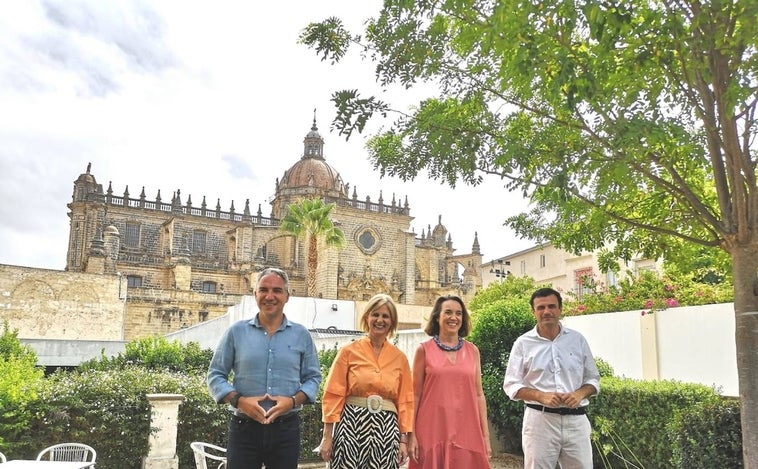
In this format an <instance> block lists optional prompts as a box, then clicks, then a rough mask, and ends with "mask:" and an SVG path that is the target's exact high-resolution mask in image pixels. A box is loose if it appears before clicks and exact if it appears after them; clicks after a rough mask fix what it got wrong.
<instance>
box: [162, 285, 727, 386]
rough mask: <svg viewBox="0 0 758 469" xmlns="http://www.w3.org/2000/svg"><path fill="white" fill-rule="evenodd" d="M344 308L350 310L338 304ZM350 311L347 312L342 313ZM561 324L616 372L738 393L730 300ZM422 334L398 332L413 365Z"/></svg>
mask: <svg viewBox="0 0 758 469" xmlns="http://www.w3.org/2000/svg"><path fill="white" fill-rule="evenodd" d="M323 301H325V302H326V300H323ZM243 303H244V302H243ZM330 304H331V303H330ZM254 308H255V304H254V300H253V299H252V298H251V299H249V301H247V302H246V303H244V304H240V305H237V306H235V307H232V308H230V311H229V313H228V314H227V315H225V316H223V317H221V318H218V319H217V320H214V321H208V323H203V324H199V325H197V326H195V327H193V328H189V329H186V330H184V331H179V332H177V333H174V334H171V335H170V336H171V337H170V338H172V339H179V340H181V341H187V340H194V341H198V342H200V343H201V345H202V346H203V347H210V348H215V344H216V341H217V340H218V338H219V337H220V335H221V333H223V331H224V330H225V329H226V328H227V327H228V326H229V324H231V322H233V321H234V320H237V319H242V318H243V317H251V316H252V314H253V311H254ZM343 309H349V308H342V305H341V304H340V310H343ZM341 312H342V311H341ZM342 314H343V315H345V313H342ZM353 314H354V313H353V312H352V311H350V314H347V315H345V316H343V317H347V318H350V317H352V315H353ZM347 320H348V321H350V320H351V319H347ZM563 323H564V324H565V325H566V326H567V327H570V328H572V329H576V330H578V331H580V332H581V333H582V334H584V336H585V337H586V338H587V341H588V342H589V344H590V348H591V349H592V353H593V354H594V355H595V356H596V357H600V358H602V359H603V360H605V361H606V362H608V363H609V364H610V365H611V366H612V367H613V369H614V372H615V374H616V375H617V376H625V377H628V378H634V379H666V380H676V381H683V382H691V383H701V384H704V385H706V386H714V387H716V388H717V389H718V390H720V391H721V393H722V394H724V395H726V396H738V395H739V386H738V379H737V352H736V346H735V328H734V327H735V326H734V304H733V303H724V304H717V305H705V306H688V307H680V308H670V309H666V310H663V311H657V312H655V313H652V314H645V315H644V316H643V315H642V314H641V311H640V310H638V311H624V312H618V313H606V314H590V315H586V316H570V317H566V318H563ZM319 335H321V334H319ZM426 338H427V335H426V334H424V332H423V331H421V330H418V329H414V330H405V331H400V332H399V334H398V340H397V344H398V347H399V348H400V349H401V350H403V352H405V354H406V355H407V356H408V360H409V362H411V363H412V362H413V354H414V353H415V351H416V347H418V344H419V343H420V342H421V341H423V340H425V339H426ZM354 339H355V336H350V335H344V336H338V335H322V336H320V337H317V338H316V339H315V340H316V346H317V348H318V349H319V350H321V349H322V348H327V349H328V348H332V347H334V346H335V345H337V346H338V347H339V346H341V345H343V344H345V343H347V342H349V341H351V340H354ZM503 367H505V364H503Z"/></svg>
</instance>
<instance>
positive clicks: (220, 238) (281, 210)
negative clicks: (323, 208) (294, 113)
mask: <svg viewBox="0 0 758 469" xmlns="http://www.w3.org/2000/svg"><path fill="white" fill-rule="evenodd" d="M359 197H360V196H359V194H358V193H357V192H356V189H355V187H352V188H351V186H350V183H349V182H345V181H343V179H342V177H341V176H340V174H339V172H338V171H337V170H336V169H335V168H333V167H332V166H330V165H329V163H327V161H326V159H325V155H324V139H323V138H322V136H321V134H320V133H319V131H318V128H317V126H316V121H315V118H314V121H313V125H312V127H311V129H310V131H309V132H308V133H307V135H306V136H305V139H304V140H303V155H302V157H301V158H300V160H299V161H297V162H295V163H294V164H293V165H292V166H291V167H290V168H288V169H286V170H284V172H283V174H282V176H281V178H278V179H277V180H276V183H275V193H274V196H273V197H272V199H271V207H270V213H269V214H267V215H266V216H264V213H263V208H262V207H261V206H258V207H250V204H249V199H248V202H246V203H245V206H244V208H243V209H242V210H241V211H238V210H236V209H235V207H234V204H233V203H232V206H231V207H229V208H228V209H222V207H221V206H220V204H219V203H218V202H217V203H216V204H215V205H214V204H213V203H212V202H211V203H210V204H209V203H208V202H207V201H206V200H205V198H203V200H202V202H200V204H193V202H192V197H191V195H188V196H187V197H186V198H185V197H184V196H183V194H181V191H180V190H177V191H175V192H174V193H173V194H172V195H171V197H170V199H167V200H163V199H162V197H161V193H160V191H158V194H157V196H156V197H155V198H154V199H148V198H147V196H146V194H145V190H144V188H143V189H142V191H141V193H140V194H139V195H138V196H136V197H134V196H133V195H131V194H130V193H129V190H128V186H127V189H126V190H124V192H123V193H122V194H116V193H114V190H113V187H112V184H110V183H109V184H108V187H107V189H105V190H103V186H102V184H99V183H98V182H97V180H96V178H95V174H94V172H93V170H92V168H91V167H90V166H88V167H87V170H86V172H85V173H83V174H81V175H80V176H79V177H78V179H77V180H76V181H75V182H74V191H73V198H72V201H71V203H70V204H69V205H68V207H69V209H70V212H69V217H70V233H69V242H68V254H67V258H66V270H67V271H69V272H84V273H96V274H111V275H118V276H119V278H120V279H121V280H120V282H119V285H121V284H122V283H123V289H124V291H123V297H124V299H125V301H126V313H125V315H126V318H125V327H126V328H127V329H128V330H129V333H127V334H126V335H127V336H131V337H135V336H144V335H150V334H152V333H166V332H171V331H172V330H176V329H179V328H181V327H186V326H188V325H193V324H196V323H198V322H202V321H204V320H206V319H210V318H212V317H217V316H219V315H221V314H224V313H225V312H226V309H227V308H228V307H229V306H231V305H233V304H236V302H237V301H239V299H240V297H241V296H244V295H251V294H252V291H253V289H254V288H255V277H256V274H257V272H259V271H260V270H261V269H263V268H264V267H268V266H274V267H279V268H282V269H284V270H285V271H286V272H287V273H288V274H289V276H290V280H291V288H292V295H293V296H305V292H306V274H307V268H308V266H307V262H306V259H307V254H308V253H307V249H308V247H307V246H308V245H307V243H305V242H304V240H300V239H297V238H295V237H293V236H292V235H289V234H285V233H283V232H282V231H280V230H279V220H281V219H282V217H284V215H285V214H286V207H287V205H288V204H291V203H295V202H297V201H299V200H302V199H304V198H320V199H322V200H324V201H325V202H326V203H333V204H334V205H335V208H334V209H333V210H332V220H333V222H334V224H335V226H337V227H338V228H339V229H341V230H342V231H343V233H344V234H345V239H346V241H347V243H346V245H345V246H344V247H342V248H339V249H338V248H335V247H328V246H326V245H319V247H318V249H319V253H318V256H319V263H318V267H317V272H316V279H317V288H316V294H315V295H313V296H317V297H320V298H330V299H339V300H353V301H365V300H367V299H368V298H370V297H371V296H372V295H374V294H376V293H386V294H389V295H391V296H392V297H393V298H395V300H396V301H397V302H398V303H399V304H407V305H423V306H431V305H432V304H433V303H434V301H435V299H436V298H437V297H438V296H439V295H443V294H456V295H459V296H461V297H463V298H464V300H469V299H470V298H471V297H472V296H473V294H474V293H475V292H476V290H477V288H479V287H481V285H482V279H481V274H480V269H479V267H480V266H481V264H482V256H481V253H480V250H479V242H478V239H477V237H476V235H475V236H474V240H473V244H472V247H471V252H470V253H468V254H458V255H456V254H455V253H454V251H455V250H454V249H453V241H452V236H451V235H450V233H448V231H447V229H446V228H445V226H444V225H443V224H442V216H441V215H438V223H437V225H436V226H434V227H432V226H431V225H430V226H429V227H428V228H427V230H425V231H424V230H422V233H421V234H420V235H418V234H416V233H414V232H412V231H411V230H410V226H411V221H412V220H413V217H412V216H411V210H410V205H409V201H408V199H407V197H406V199H405V200H395V197H394V196H393V197H392V200H385V199H384V197H383V195H382V192H381V189H380V190H379V193H378V197H377V198H376V199H372V198H371V197H370V196H368V195H366V196H362V197H360V198H359ZM151 324H152V325H151Z"/></svg>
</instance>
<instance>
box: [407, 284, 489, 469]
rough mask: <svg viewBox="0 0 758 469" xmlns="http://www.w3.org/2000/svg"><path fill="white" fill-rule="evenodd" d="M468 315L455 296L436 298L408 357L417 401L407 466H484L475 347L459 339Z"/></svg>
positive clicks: (483, 407)
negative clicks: (421, 339)
mask: <svg viewBox="0 0 758 469" xmlns="http://www.w3.org/2000/svg"><path fill="white" fill-rule="evenodd" d="M470 331H471V318H470V316H469V313H468V311H467V310H466V306H465V305H464V304H463V300H461V299H460V298H459V297H457V296H452V295H449V296H442V297H440V298H438V299H437V301H436V303H435V304H434V309H432V314H431V316H430V318H429V321H428V322H427V324H426V327H425V328H424V332H426V333H427V334H428V335H430V336H432V337H431V338H430V339H428V340H425V341H424V342H422V343H421V344H420V345H419V347H418V349H416V355H415V357H414V359H413V393H414V397H415V402H416V419H415V423H414V430H413V432H412V433H411V434H410V436H409V442H408V454H409V456H410V462H409V465H408V469H463V468H466V469H489V468H490V464H489V458H490V456H491V453H492V449H491V448H490V439H489V427H488V425H487V403H486V401H485V399H484V391H483V390H482V368H481V364H480V362H479V349H478V348H476V346H475V345H474V344H472V343H471V342H468V341H466V340H463V338H464V337H466V336H467V335H468V333H469V332H470Z"/></svg>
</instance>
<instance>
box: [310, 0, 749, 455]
mask: <svg viewBox="0 0 758 469" xmlns="http://www.w3.org/2000/svg"><path fill="white" fill-rule="evenodd" d="M757 18H758V3H756V2H755V1H753V0H732V1H730V2H705V3H703V2H694V1H691V0H684V1H673V0H653V1H641V0H629V1H627V2H621V3H619V2H592V1H570V0H555V1H553V2H533V1H526V0H499V1H497V2H495V1H491V0H490V1H487V0H478V1H473V0H471V1H462V2H451V1H444V0H419V1H406V0H386V1H385V2H384V3H383V8H382V10H381V12H380V13H379V16H378V17H377V18H375V19H373V20H370V21H369V22H367V23H366V30H365V35H364V36H363V37H360V36H353V35H352V34H351V33H350V32H348V31H347V30H346V29H345V28H344V27H343V26H342V23H341V22H340V21H339V20H338V19H336V18H330V19H328V20H326V21H324V22H322V23H320V24H311V25H309V26H308V27H307V28H306V29H305V30H304V31H303V33H302V35H301V38H300V39H301V41H302V42H303V43H305V44H308V45H310V46H311V47H312V48H314V49H315V50H316V51H317V53H319V54H320V55H321V56H322V57H323V58H324V59H328V60H332V61H339V60H340V59H341V58H342V57H343V56H344V54H345V53H346V51H347V48H348V46H349V45H350V44H351V43H356V42H357V43H359V44H360V45H361V46H362V47H364V50H363V52H364V56H365V57H369V58H370V59H371V60H372V61H374V62H375V64H376V76H377V80H378V82H379V83H380V84H381V85H383V86H387V85H390V84H393V83H397V84H400V85H402V86H405V87H412V86H413V85H414V84H416V83H417V82H422V81H434V82H435V83H437V84H438V86H439V96H436V97H430V98H428V99H425V100H423V101H422V102H420V103H419V104H418V105H417V107H415V108H414V109H413V111H412V112H410V113H399V114H397V116H398V117H397V118H396V119H395V120H394V121H393V122H392V123H391V124H390V125H389V126H387V127H384V129H383V131H381V133H379V134H377V135H375V136H374V137H372V138H371V139H370V140H369V142H368V150H369V155H370V158H371V159H372V161H373V162H374V164H375V167H376V168H378V169H379V170H380V172H381V173H382V175H386V174H389V175H392V176H399V177H400V178H402V179H406V180H408V179H413V178H414V177H415V176H416V175H417V174H418V173H419V172H420V171H422V170H426V171H428V173H429V175H430V176H431V177H432V178H436V179H440V180H442V181H443V182H446V183H448V184H450V185H451V186H454V185H455V184H456V183H457V182H459V181H463V182H465V183H470V184H477V183H479V182H480V181H481V180H482V179H483V177H485V176H486V175H492V176H494V177H500V178H501V179H502V180H503V181H504V183H505V187H506V188H507V189H508V190H519V191H521V192H522V193H523V194H524V195H525V196H527V197H528V198H529V200H530V201H531V203H532V210H531V211H529V212H527V213H522V214H520V215H518V216H515V217H511V218H509V219H508V220H507V224H508V225H509V226H510V227H511V228H513V229H514V230H515V231H516V233H517V234H519V235H521V236H525V237H529V238H531V239H536V240H542V239H546V240H549V241H551V242H552V243H554V244H555V245H556V246H558V247H562V248H565V249H567V250H569V251H572V252H579V251H580V250H593V251H594V250H597V249H600V248H602V247H611V246H612V248H611V249H613V251H614V255H615V256H616V257H619V258H622V259H630V258H631V257H632V256H633V255H637V254H640V255H643V256H645V257H656V256H658V255H660V254H663V253H666V252H670V251H671V250H672V249H675V248H676V246H677V242H675V241H674V240H675V239H681V240H683V241H684V242H686V243H689V244H692V245H700V246H704V247H706V248H720V249H722V250H724V251H725V252H727V253H728V254H729V256H730V258H731V263H732V271H733V278H734V291H735V297H734V304H735V323H736V345H737V368H738V376H739V381H740V397H741V400H742V410H743V412H742V414H741V418H742V435H743V448H744V454H743V456H744V460H745V467H758V451H755V450H754V449H755V448H758V353H756V347H758V345H756V344H758V314H755V312H756V311H758V275H757V271H758V187H756V171H755V159H754V156H753V152H754V151H755V140H754V139H755V132H756V120H755V118H756V113H755V111H756V106H758V51H757V47H756V46H757V45H758V44H757V42H756V41H757V39H756V38H758V21H757V20H756V19H757ZM333 100H334V101H335V103H336V105H337V116H336V118H335V121H334V126H335V127H336V128H337V129H338V130H339V131H340V132H341V133H342V134H344V135H346V136H347V137H349V136H350V135H351V134H352V133H353V132H354V131H359V132H360V131H362V130H363V129H364V126H365V125H366V123H367V121H368V119H369V118H370V117H372V116H374V115H376V114H379V115H384V116H386V115H388V114H389V113H390V112H392V111H393V109H392V108H391V106H390V105H389V104H388V103H385V102H383V101H381V100H378V99H376V98H374V97H368V98H364V97H362V96H361V95H360V94H359V93H358V91H356V90H348V91H341V92H337V93H335V95H334V96H333ZM750 448H752V449H753V450H752V451H751V450H749V449H750Z"/></svg>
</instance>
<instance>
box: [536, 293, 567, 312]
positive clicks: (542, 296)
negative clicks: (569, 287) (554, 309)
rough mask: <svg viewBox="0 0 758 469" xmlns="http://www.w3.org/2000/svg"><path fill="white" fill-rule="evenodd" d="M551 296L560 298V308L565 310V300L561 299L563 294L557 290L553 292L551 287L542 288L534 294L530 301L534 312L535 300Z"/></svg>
mask: <svg viewBox="0 0 758 469" xmlns="http://www.w3.org/2000/svg"><path fill="white" fill-rule="evenodd" d="M550 295H555V297H556V298H558V307H559V308H563V298H561V294H560V293H558V291H557V290H553V289H552V288H550V287H544V288H540V289H538V290H537V291H535V292H534V293H532V297H531V298H530V299H529V306H531V307H532V310H534V299H535V298H545V297H546V296H550Z"/></svg>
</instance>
